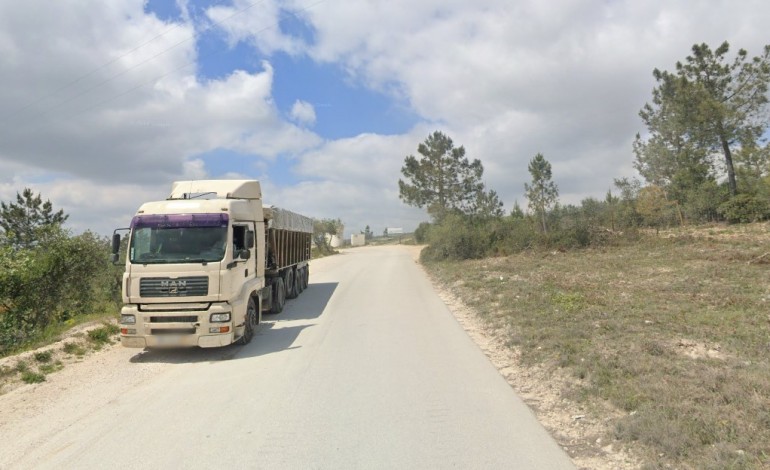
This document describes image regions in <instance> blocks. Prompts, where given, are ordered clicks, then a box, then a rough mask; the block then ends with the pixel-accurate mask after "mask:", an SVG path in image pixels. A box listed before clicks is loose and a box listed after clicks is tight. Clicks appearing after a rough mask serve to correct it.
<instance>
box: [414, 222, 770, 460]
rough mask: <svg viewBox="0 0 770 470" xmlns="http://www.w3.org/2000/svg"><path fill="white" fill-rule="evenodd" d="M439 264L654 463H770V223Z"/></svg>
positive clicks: (526, 354)
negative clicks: (614, 412)
mask: <svg viewBox="0 0 770 470" xmlns="http://www.w3.org/2000/svg"><path fill="white" fill-rule="evenodd" d="M427 268H428V270H429V271H430V272H431V273H433V274H434V275H435V276H436V277H437V278H438V279H439V280H440V282H442V283H444V284H445V285H447V286H449V287H450V288H451V289H452V290H453V291H454V292H455V293H456V294H458V295H460V296H462V297H463V298H464V300H465V301H466V303H467V304H468V305H469V306H470V307H472V308H473V309H474V310H475V311H476V312H477V313H478V315H479V316H480V317H481V318H482V319H483V320H484V321H485V322H487V323H488V324H489V325H491V326H492V327H493V328H494V329H495V330H496V331H498V332H500V333H501V334H504V335H505V337H506V339H507V343H508V346H509V347H511V348H516V349H518V350H519V351H520V353H521V358H522V361H523V362H524V363H525V364H539V365H541V366H545V367H549V368H553V369H561V370H562V372H565V373H567V374H568V375H569V376H571V377H573V378H574V380H573V381H572V385H571V386H569V388H568V389H566V390H564V391H563V395H564V396H565V397H567V398H568V399H569V400H572V401H574V402H576V403H579V404H580V405H581V406H583V407H585V408H587V409H588V410H592V411H593V412H595V413H602V410H603V409H606V408H607V405H608V404H609V405H610V406H611V407H612V408H615V409H618V410H620V411H622V417H621V418H616V419H614V420H613V425H612V427H611V430H610V436H606V437H609V438H610V439H612V440H614V441H615V443H616V445H623V446H627V447H630V448H632V449H633V450H634V453H635V454H636V455H638V456H639V457H640V458H641V459H642V460H643V461H644V462H645V464H644V466H645V468H669V467H667V465H673V466H674V467H675V468H697V469H710V468H712V469H724V468H770V225H767V224H764V225H759V224H757V225H750V226H734V227H733V226H726V227H725V226H723V227H710V228H703V229H698V230H691V231H690V232H687V231H677V232H671V233H661V234H660V236H657V237H656V236H654V235H650V236H649V237H646V238H644V239H643V240H641V241H640V242H639V243H634V244H628V245H625V246H615V247H607V248H602V249H586V250H576V251H570V252H537V251H529V252H525V253H522V254H519V255H514V256H509V257H505V258H495V259H485V260H477V261H464V262H442V263H431V264H428V266H427ZM606 437H605V438H606Z"/></svg>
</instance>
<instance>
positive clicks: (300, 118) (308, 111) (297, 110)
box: [291, 100, 316, 126]
mask: <svg viewBox="0 0 770 470" xmlns="http://www.w3.org/2000/svg"><path fill="white" fill-rule="evenodd" d="M291 118H292V119H293V120H294V121H296V122H298V123H299V124H304V125H311V126H312V125H313V124H315V120H316V116H315V108H314V107H313V105H312V104H310V103H308V102H307V101H302V100H297V101H295V102H294V105H293V106H292V107H291Z"/></svg>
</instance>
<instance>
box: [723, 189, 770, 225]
mask: <svg viewBox="0 0 770 470" xmlns="http://www.w3.org/2000/svg"><path fill="white" fill-rule="evenodd" d="M717 211H718V212H719V214H720V215H721V216H722V217H724V218H725V219H726V220H727V221H728V222H730V223H748V222H758V221H760V220H764V219H767V218H768V216H770V204H768V202H767V200H765V199H764V198H759V197H756V196H751V195H748V194H738V195H737V196H735V197H733V198H732V199H730V200H729V201H727V202H725V203H723V204H721V205H720V206H719V208H718V209H717Z"/></svg>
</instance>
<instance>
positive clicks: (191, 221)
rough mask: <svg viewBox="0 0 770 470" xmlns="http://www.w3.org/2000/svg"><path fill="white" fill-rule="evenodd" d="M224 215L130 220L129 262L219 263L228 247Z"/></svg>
mask: <svg viewBox="0 0 770 470" xmlns="http://www.w3.org/2000/svg"><path fill="white" fill-rule="evenodd" d="M227 223H228V217H227V214H179V215H177V214H174V215H142V216H136V217H134V219H133V220H132V221H131V244H130V246H129V259H130V261H131V262H132V263H141V264H161V263H204V262H214V261H221V260H222V259H223V258H224V256H225V248H226V246H227V244H226V242H227Z"/></svg>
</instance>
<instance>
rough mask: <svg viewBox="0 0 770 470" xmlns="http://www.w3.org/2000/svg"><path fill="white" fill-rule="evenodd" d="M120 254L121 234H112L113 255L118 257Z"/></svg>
mask: <svg viewBox="0 0 770 470" xmlns="http://www.w3.org/2000/svg"><path fill="white" fill-rule="evenodd" d="M118 253H120V234H119V233H113V234H112V254H113V255H117V254H118Z"/></svg>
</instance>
